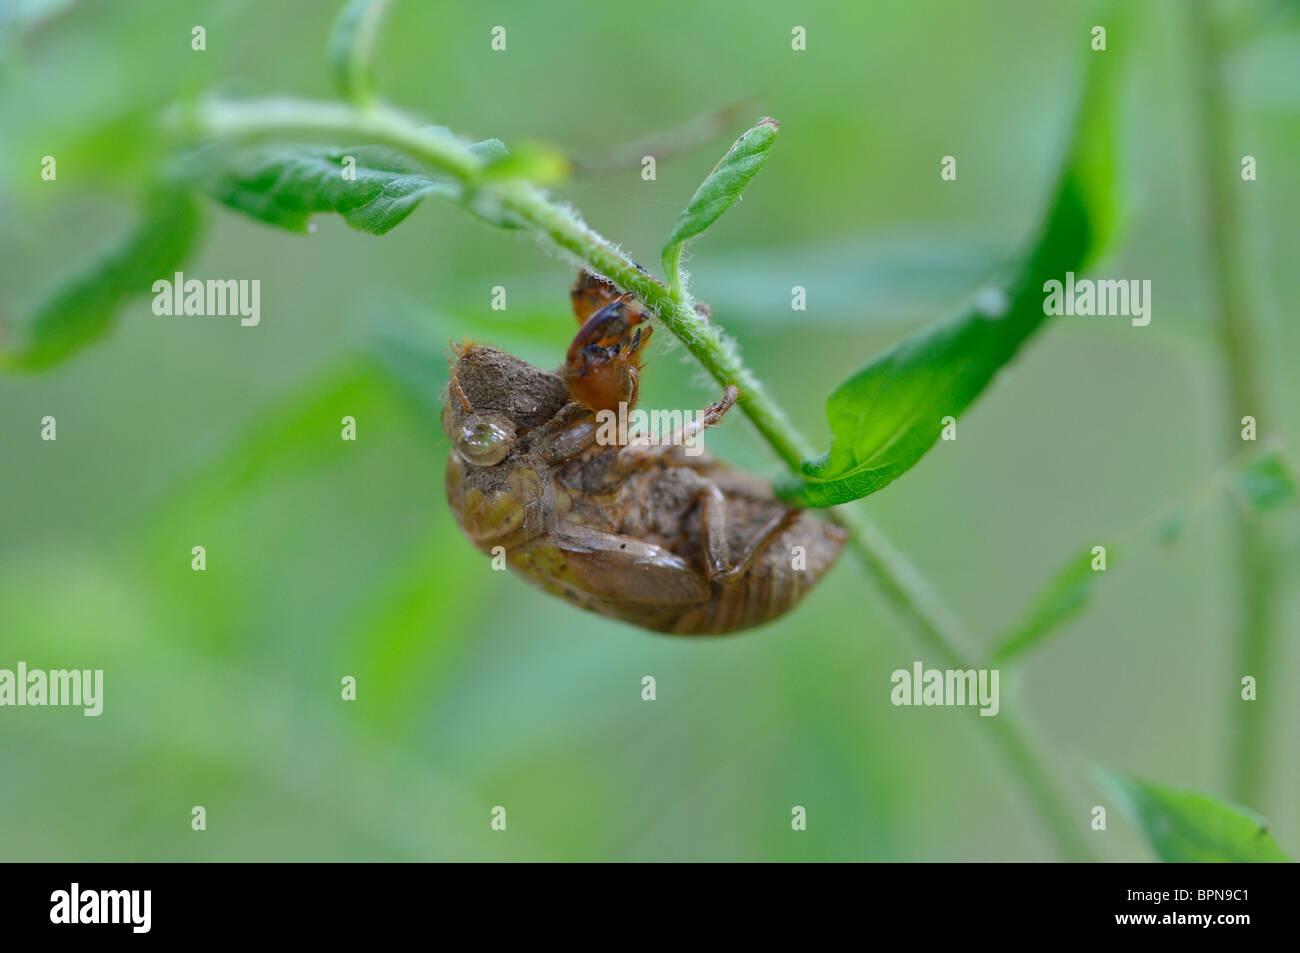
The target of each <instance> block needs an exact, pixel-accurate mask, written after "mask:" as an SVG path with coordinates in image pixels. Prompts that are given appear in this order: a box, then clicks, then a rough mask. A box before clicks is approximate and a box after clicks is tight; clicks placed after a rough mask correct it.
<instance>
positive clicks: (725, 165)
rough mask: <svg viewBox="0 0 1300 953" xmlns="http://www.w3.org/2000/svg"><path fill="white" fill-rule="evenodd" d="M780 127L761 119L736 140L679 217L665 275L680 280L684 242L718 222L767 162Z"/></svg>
mask: <svg viewBox="0 0 1300 953" xmlns="http://www.w3.org/2000/svg"><path fill="white" fill-rule="evenodd" d="M778 129H780V124H779V123H778V122H777V121H776V120H775V119H770V118H763V119H760V120H759V121H758V124H757V125H755V126H754V128H752V129H750V130H749V131H748V132H746V133H745V134H744V135H742V136H741V137H740V138H739V139H737V140H736V141H735V142H734V143H732V145H731V148H730V149H728V150H727V154H726V155H724V156H723V157H722V158H721V159H720V160H719V161H718V164H717V165H715V166H714V167H713V171H712V172H710V173H709V175H708V177H707V178H706V179H705V180H704V181H703V182H702V183H701V184H700V187H699V188H698V189H696V190H695V194H694V195H693V196H691V200H690V201H689V202H688V203H687V204H686V208H684V209H682V213H681V214H680V215H678V216H677V222H676V223H675V224H674V225H673V230H672V234H670V235H669V236H668V242H667V244H665V245H664V252H663V261H664V274H665V275H666V276H667V277H668V279H669V280H670V281H675V280H676V276H677V263H678V261H679V260H680V258H681V250H682V244H683V243H684V242H686V241H687V240H688V239H691V238H694V237H695V236H696V235H698V234H700V232H702V231H704V230H705V229H706V228H708V227H709V226H710V225H712V224H713V223H714V222H716V221H717V220H718V219H719V218H720V217H721V216H722V213H723V212H725V211H726V210H727V209H729V208H731V206H732V205H734V204H735V203H736V200H737V199H739V198H740V193H742V192H743V191H745V186H747V185H749V181H750V179H752V178H753V177H754V176H755V175H757V174H758V170H759V169H761V168H763V163H764V162H766V161H767V154H768V152H769V151H770V150H771V148H772V143H773V141H775V139H776V133H777V130H778Z"/></svg>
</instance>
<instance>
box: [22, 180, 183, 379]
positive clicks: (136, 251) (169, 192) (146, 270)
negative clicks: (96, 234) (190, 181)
mask: <svg viewBox="0 0 1300 953" xmlns="http://www.w3.org/2000/svg"><path fill="white" fill-rule="evenodd" d="M201 224H202V217H201V214H200V209H199V206H198V202H197V201H196V200H195V198H194V196H193V195H192V194H191V193H190V192H189V191H188V190H184V189H176V188H171V187H158V188H156V189H155V190H154V191H153V192H151V193H150V194H149V196H148V197H147V198H146V200H145V204H144V210H143V213H142V215H141V218H140V221H139V223H138V224H137V225H136V227H135V228H134V229H133V230H132V231H131V233H130V234H129V235H127V236H126V237H125V238H123V239H122V240H121V241H119V242H118V243H117V244H115V245H114V246H112V247H111V248H109V249H107V250H106V251H105V252H103V253H102V254H101V255H100V256H99V257H97V258H96V259H95V260H94V261H92V262H91V263H90V264H88V265H87V266H86V267H84V268H83V269H82V270H81V271H80V272H78V273H77V274H75V275H74V276H72V277H70V278H68V279H67V280H66V281H64V283H63V284H62V285H61V286H60V287H59V288H58V289H57V290H56V291H55V292H54V293H53V294H52V295H51V296H50V297H49V298H48V299H47V300H46V302H45V303H44V304H43V305H41V307H40V308H39V309H38V310H37V312H36V314H35V316H34V317H33V318H32V319H31V321H30V322H28V323H27V325H26V326H25V328H23V331H22V336H21V338H20V340H19V342H18V343H17V344H14V345H9V344H8V342H6V343H5V347H4V349H3V350H0V367H9V368H17V369H20V370H38V369H41V368H44V367H48V366H50V365H52V364H56V363H58V362H59V361H61V360H63V359H64V358H66V357H68V356H69V355H71V354H73V353H75V352H76V351H78V350H80V349H81V348H83V347H86V346H87V345H89V344H91V343H92V342H94V341H96V340H98V339H99V338H101V337H103V336H104V335H105V334H107V333H108V331H109V329H110V328H111V327H112V325H113V318H114V316H115V315H116V313H117V311H118V309H119V308H120V307H121V306H122V304H123V302H125V301H126V300H127V299H128V298H132V297H135V296H137V295H147V294H150V293H151V290H152V287H153V283H154V282H155V281H156V280H158V279H159V278H161V277H164V276H166V277H170V276H171V274H172V273H173V272H174V271H176V270H177V269H179V268H180V267H181V265H182V264H183V263H184V261H185V260H186V259H187V258H188V256H189V253H190V251H191V249H192V248H193V247H194V245H195V244H196V242H197V240H198V237H199V233H200V231H201Z"/></svg>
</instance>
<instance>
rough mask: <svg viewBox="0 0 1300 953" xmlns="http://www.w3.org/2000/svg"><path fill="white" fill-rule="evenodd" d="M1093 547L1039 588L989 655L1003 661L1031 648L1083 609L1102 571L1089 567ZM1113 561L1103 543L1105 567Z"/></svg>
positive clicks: (1108, 567)
mask: <svg viewBox="0 0 1300 953" xmlns="http://www.w3.org/2000/svg"><path fill="white" fill-rule="evenodd" d="M1094 558H1095V557H1094V556H1093V554H1092V547H1091V546H1089V547H1088V548H1087V549H1085V550H1084V551H1083V552H1082V553H1080V554H1078V555H1077V556H1075V557H1074V558H1073V559H1071V560H1070V561H1069V562H1067V563H1066V564H1065V566H1063V567H1062V568H1061V570H1060V571H1059V572H1057V573H1056V575H1054V576H1053V577H1052V578H1051V580H1050V581H1049V582H1048V583H1047V585H1045V586H1044V587H1043V588H1042V590H1040V592H1039V595H1038V597H1037V598H1036V599H1035V600H1034V601H1033V603H1032V604H1031V605H1030V607H1029V610H1028V611H1027V612H1026V613H1025V615H1024V617H1023V618H1022V619H1021V620H1020V621H1019V622H1018V623H1016V624H1015V625H1014V626H1012V628H1011V630H1010V632H1009V633H1008V634H1007V635H1006V636H1005V637H1004V638H1003V639H1002V640H1001V641H1000V642H999V643H998V644H997V646H996V647H995V648H994V649H993V651H992V653H990V654H991V658H992V660H993V661H994V662H996V663H1002V664H1005V663H1007V662H1009V661H1011V660H1012V659H1013V658H1016V657H1017V656H1019V655H1022V654H1023V653H1024V652H1026V651H1027V650H1029V649H1030V648H1033V647H1034V646H1035V645H1037V644H1038V643H1039V642H1040V641H1042V640H1043V639H1044V638H1046V637H1047V636H1048V635H1050V634H1051V633H1052V632H1053V631H1054V630H1055V629H1057V628H1059V627H1060V626H1062V625H1064V624H1065V623H1066V622H1068V621H1069V620H1071V619H1073V618H1074V617H1075V616H1077V615H1079V614H1080V613H1081V612H1083V610H1084V609H1086V608H1087V606H1088V603H1089V601H1090V600H1091V599H1092V592H1093V588H1094V587H1095V586H1096V584H1097V578H1098V577H1099V576H1101V575H1103V574H1104V571H1103V570H1095V569H1093V568H1092V563H1093V560H1094ZM1114 564H1115V549H1114V547H1113V546H1110V545H1107V546H1106V570H1105V571H1109V570H1110V569H1112V568H1113V567H1114Z"/></svg>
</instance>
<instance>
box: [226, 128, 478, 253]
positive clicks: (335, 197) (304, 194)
mask: <svg viewBox="0 0 1300 953" xmlns="http://www.w3.org/2000/svg"><path fill="white" fill-rule="evenodd" d="M349 158H350V159H351V160H352V164H351V165H349V164H348V159H349ZM345 172H346V173H347V174H348V176H350V177H345V174H344V173H345ZM205 187H206V190H207V192H208V194H210V195H211V196H212V197H213V198H215V199H216V200H217V201H219V202H221V203H223V204H225V205H228V206H230V207H231V208H233V209H237V210H239V211H241V212H243V213H245V214H246V215H251V216H252V217H253V218H255V219H257V220H259V221H262V222H265V223H267V224H268V225H277V226H279V227H280V228H287V229H289V230H290V231H295V232H304V231H306V230H307V223H308V220H309V219H310V218H311V217H312V216H313V215H315V214H317V213H319V212H336V213H338V214H339V215H342V216H343V219H344V221H346V222H347V223H348V225H350V226H351V227H353V228H355V229H356V230H357V231H361V232H368V233H369V234H371V235H383V234H384V233H385V232H387V231H389V230H390V229H392V228H394V227H395V226H397V225H398V224H399V223H400V222H402V221H403V220H404V219H405V218H406V216H408V215H410V214H411V212H412V211H414V210H415V207H416V206H417V205H418V204H419V203H420V201H421V200H422V199H424V198H425V196H428V195H441V196H443V197H445V198H450V199H457V198H459V196H460V194H461V189H460V186H458V185H456V184H453V183H451V182H446V181H439V180H438V179H435V178H433V177H431V176H430V175H429V174H428V172H427V171H425V170H423V169H422V168H421V167H420V166H419V165H418V164H417V163H415V162H413V161H412V160H410V159H408V158H406V157H405V156H403V155H402V154H401V153H399V152H397V151H396V150H394V149H386V148H382V147H379V146H353V147H349V148H344V149H330V148H326V147H312V146H297V147H294V148H261V149H252V150H248V151H246V152H244V153H241V154H239V155H236V156H234V157H232V158H231V160H230V162H229V164H227V165H225V167H224V168H222V169H220V170H219V171H218V172H216V173H215V174H212V175H210V176H209V177H208V179H207V182H206V183H205Z"/></svg>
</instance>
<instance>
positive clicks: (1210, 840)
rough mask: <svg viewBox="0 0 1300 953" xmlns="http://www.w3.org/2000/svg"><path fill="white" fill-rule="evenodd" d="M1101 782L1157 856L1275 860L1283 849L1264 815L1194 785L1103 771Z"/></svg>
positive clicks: (1182, 859)
mask: <svg viewBox="0 0 1300 953" xmlns="http://www.w3.org/2000/svg"><path fill="white" fill-rule="evenodd" d="M1099 784H1100V786H1101V787H1102V789H1103V790H1105V791H1106V792H1107V793H1108V794H1109V795H1110V796H1111V797H1113V798H1115V799H1116V800H1117V801H1119V803H1120V806H1121V808H1122V809H1123V810H1124V813H1125V814H1127V815H1128V817H1129V819H1130V820H1131V821H1132V822H1133V823H1134V824H1136V825H1137V826H1138V828H1139V829H1140V830H1141V831H1142V833H1143V835H1144V836H1145V837H1146V839H1147V842H1148V843H1149V844H1150V845H1151V849H1152V850H1154V851H1155V853H1156V856H1157V857H1159V858H1160V859H1161V860H1163V861H1166V862H1168V863H1205V862H1214V861H1220V862H1236V863H1243V862H1245V863H1252V862H1253V863H1261V862H1262V863H1277V862H1283V863H1285V862H1287V861H1288V860H1289V858H1288V857H1287V856H1286V855H1285V854H1283V853H1282V851H1281V850H1280V849H1279V848H1278V846H1277V844H1276V843H1274V841H1273V838H1272V837H1270V836H1269V833H1268V829H1267V827H1266V826H1265V821H1264V819H1263V818H1262V817H1260V816H1259V815H1257V814H1255V813H1254V812H1253V811H1250V810H1247V809H1246V808H1244V807H1238V806H1237V805H1235V804H1230V803H1228V802H1226V801H1220V800H1218V799H1217V798H1213V797H1210V796H1209V795H1208V794H1201V793H1200V792H1197V791H1187V790H1180V789H1178V788H1169V787H1164V786H1163V785H1159V784H1152V783H1150V782H1148V781H1140V780H1138V779H1136V778H1132V777H1127V776H1125V775H1119V774H1112V773H1110V772H1101V775H1100V779H1099Z"/></svg>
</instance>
